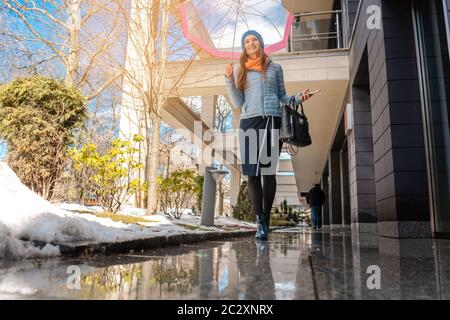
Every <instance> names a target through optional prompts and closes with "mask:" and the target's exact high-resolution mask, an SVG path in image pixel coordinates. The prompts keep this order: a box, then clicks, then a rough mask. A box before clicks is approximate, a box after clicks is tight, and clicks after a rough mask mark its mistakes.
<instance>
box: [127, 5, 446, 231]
mask: <svg viewBox="0 0 450 320" xmlns="http://www.w3.org/2000/svg"><path fill="white" fill-rule="evenodd" d="M282 3H283V5H284V6H285V7H286V8H287V10H289V11H290V12H291V13H292V14H294V15H295V20H294V23H293V25H292V29H291V35H290V40H289V46H288V47H287V48H284V49H283V50H280V51H279V52H277V53H276V54H273V55H272V57H271V58H272V59H273V60H274V61H275V62H277V63H279V64H280V65H281V66H282V67H283V70H284V80H285V84H286V89H287V92H288V94H294V93H295V92H298V91H299V89H304V88H310V89H311V90H315V89H321V92H320V93H319V94H317V95H315V96H314V97H313V98H312V99H310V100H308V101H307V103H305V111H306V113H307V116H308V119H309V122H310V131H311V135H312V139H313V143H312V145H311V146H308V147H306V148H301V149H300V150H299V152H298V154H296V155H293V156H289V155H287V154H284V155H283V156H282V157H281V160H280V163H279V166H278V176H277V194H276V198H275V203H274V206H277V205H278V204H279V203H280V202H281V201H283V200H284V199H288V200H287V201H288V204H289V205H291V206H295V207H300V208H302V207H306V202H305V198H304V195H305V194H306V192H307V191H308V190H309V188H311V186H312V185H313V184H315V183H321V185H322V187H323V189H324V191H325V192H326V194H327V200H326V203H325V207H324V210H323V216H322V221H323V225H324V227H326V228H351V229H352V230H353V231H354V232H356V233H360V232H372V233H377V234H378V235H380V236H385V237H393V238H422V237H448V236H450V133H449V131H450V128H449V119H450V110H449V105H450V104H449V98H450V78H449V73H450V64H449V51H450V49H449V43H450V30H449V29H450V27H449V20H450V11H449V8H450V0H395V1H393V0H314V1H309V0H283V1H282ZM207 36H208V35H207V34H206V33H205V34H204V37H207ZM263 37H264V34H263ZM130 43H131V42H130ZM194 48H196V50H197V53H198V57H197V59H196V60H195V61H194V62H193V64H192V67H191V68H190V69H189V71H188V72H187V73H186V75H185V78H184V83H183V84H182V85H181V86H180V87H179V88H178V90H177V94H178V96H200V97H201V102H202V107H201V112H200V114H194V113H192V111H191V110H189V108H188V107H187V106H186V105H185V104H184V103H183V101H182V100H181V99H179V98H177V97H173V98H169V99H168V100H167V103H166V106H165V109H164V110H163V114H162V118H163V121H164V122H166V123H167V124H169V125H170V126H171V127H172V128H174V129H183V130H184V132H187V134H186V135H187V136H191V137H194V138H195V137H197V138H198V137H199V136H202V135H203V132H205V131H207V130H208V129H213V128H214V127H215V109H216V104H215V101H217V96H218V95H223V96H224V97H225V99H226V100H228V101H229V98H228V97H227V95H226V88H225V82H224V76H223V73H224V69H225V66H226V65H227V63H229V62H235V61H226V60H224V59H217V58H214V57H211V56H208V54H207V53H206V52H202V51H201V50H200V49H199V48H198V47H196V46H194ZM135 51H136V50H133V47H132V45H129V47H128V48H127V57H128V60H129V61H131V62H130V63H135V62H134V61H135V60H136V61H137V60H138V59H133V57H134V56H135V55H136V54H135ZM128 60H127V61H128ZM184 63H185V62H183V61H176V62H173V64H172V66H169V68H171V67H173V68H174V70H175V69H176V68H180V67H182V66H183V64H184ZM135 69H136V70H140V68H135ZM124 85H126V84H124ZM131 98H132V97H131ZM131 98H130V97H124V99H123V111H122V117H121V134H122V135H123V136H125V137H126V136H130V135H131V134H132V133H134V132H141V131H140V130H142V129H141V128H140V126H139V123H140V117H141V113H142V111H141V110H139V108H136V105H138V104H139V103H138V102H135V101H133V99H131ZM239 117H240V114H239V110H238V109H235V110H234V111H233V121H232V122H233V126H234V128H235V129H236V128H238V127H239ZM194 122H197V123H198V122H200V123H201V126H200V128H201V130H200V131H197V132H196V131H195V130H194V125H193V123H194ZM233 134H234V135H236V132H235V133H233V132H227V133H226V134H225V135H224V134H223V133H222V135H221V136H216V137H215V139H213V140H215V141H216V142H217V141H224V140H227V141H228V138H231V140H232V139H233ZM200 140H201V139H200ZM202 141H203V144H202V145H201V146H200V148H199V149H200V150H204V149H205V150H206V149H207V148H211V149H213V150H215V154H216V157H218V158H221V159H227V160H225V161H223V164H224V165H225V166H227V167H228V168H229V170H230V173H231V185H232V187H231V190H230V193H231V196H230V203H231V205H235V203H236V200H237V193H238V190H239V185H240V183H241V180H242V179H243V177H242V176H241V173H240V170H239V164H238V163H236V162H234V161H232V163H228V162H227V161H228V159H234V158H236V157H238V154H239V153H238V152H237V150H238V148H237V147H236V146H235V145H233V146H232V147H230V146H228V145H226V144H222V145H221V146H216V145H214V144H213V143H209V142H208V141H206V142H205V141H204V140H202ZM207 163H209V162H207ZM200 168H202V166H200ZM199 171H202V170H201V169H200V170H199Z"/></svg>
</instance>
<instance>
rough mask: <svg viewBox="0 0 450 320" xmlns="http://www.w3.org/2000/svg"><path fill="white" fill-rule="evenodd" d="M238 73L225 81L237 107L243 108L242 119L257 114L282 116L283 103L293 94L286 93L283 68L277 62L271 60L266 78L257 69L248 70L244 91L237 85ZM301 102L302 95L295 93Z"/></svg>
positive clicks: (234, 73)
mask: <svg viewBox="0 0 450 320" xmlns="http://www.w3.org/2000/svg"><path fill="white" fill-rule="evenodd" d="M236 73H237V72H233V75H234V77H229V78H228V77H226V76H225V83H226V87H227V92H228V96H229V97H230V99H231V101H232V102H233V104H234V105H235V107H236V108H239V109H241V119H246V118H251V117H256V116H276V117H281V108H280V107H281V105H282V104H285V103H288V102H289V100H290V98H291V96H288V95H287V94H286V88H285V86H284V76H283V69H282V68H281V66H280V65H279V64H277V63H274V62H272V61H271V60H269V64H268V66H267V72H266V78H265V79H264V78H263V74H262V73H261V72H257V71H251V70H249V71H248V72H247V87H246V89H245V90H244V91H241V90H239V89H238V88H237V87H236ZM295 99H296V102H297V103H299V100H300V95H299V94H296V95H295Z"/></svg>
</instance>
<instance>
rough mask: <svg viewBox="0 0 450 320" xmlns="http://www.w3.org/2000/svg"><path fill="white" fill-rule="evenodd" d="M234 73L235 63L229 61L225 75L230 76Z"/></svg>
mask: <svg viewBox="0 0 450 320" xmlns="http://www.w3.org/2000/svg"><path fill="white" fill-rule="evenodd" d="M232 75H233V64H231V63H229V64H228V65H227V67H226V69H225V76H226V77H227V78H230V77H231V76H232Z"/></svg>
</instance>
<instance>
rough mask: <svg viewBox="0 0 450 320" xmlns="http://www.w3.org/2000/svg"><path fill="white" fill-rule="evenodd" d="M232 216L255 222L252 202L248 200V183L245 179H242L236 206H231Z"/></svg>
mask: <svg viewBox="0 0 450 320" xmlns="http://www.w3.org/2000/svg"><path fill="white" fill-rule="evenodd" d="M233 218H236V219H239V220H243V221H248V222H255V221H256V218H255V213H254V212H253V208H252V203H251V202H250V197H249V194H248V183H247V181H242V183H241V187H240V188H239V195H238V200H237V203H236V206H233Z"/></svg>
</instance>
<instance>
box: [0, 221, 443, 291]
mask: <svg viewBox="0 0 450 320" xmlns="http://www.w3.org/2000/svg"><path fill="white" fill-rule="evenodd" d="M378 271H379V275H380V277H379V278H378V279H379V282H377V279H376V276H377V274H378ZM78 275H79V276H78ZM368 282H369V286H373V287H375V288H374V289H369V288H368V285H367V283H368ZM378 285H379V286H380V289H376V287H377V286H378ZM0 298H4V299H5V298H6V299H13V298H22V299H39V298H44V299H60V298H69V299H450V241H449V240H397V239H389V238H383V237H377V236H375V235H369V234H364V235H363V234H361V235H360V236H359V238H357V237H356V236H353V237H352V236H351V233H350V232H349V231H343V230H341V231H312V230H310V229H309V228H306V229H305V228H293V229H284V230H279V231H276V232H273V233H272V234H271V235H270V239H269V241H268V242H266V243H255V241H254V239H253V238H252V237H247V238H240V239H234V240H231V241H221V242H219V241H209V242H205V243H201V244H194V245H182V246H178V247H170V248H165V249H158V250H151V251H145V252H131V253H129V254H121V255H111V256H103V257H101V256H99V257H86V258H70V259H69V258H60V259H51V260H43V261H22V262H0Z"/></svg>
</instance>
